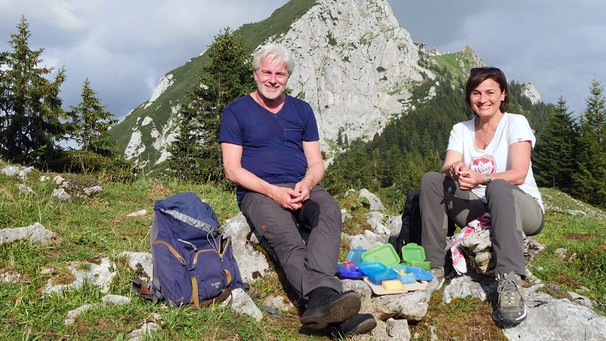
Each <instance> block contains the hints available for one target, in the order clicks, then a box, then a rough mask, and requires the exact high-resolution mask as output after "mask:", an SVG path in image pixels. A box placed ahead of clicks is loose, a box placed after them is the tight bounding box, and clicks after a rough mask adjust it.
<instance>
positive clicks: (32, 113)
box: [0, 17, 66, 167]
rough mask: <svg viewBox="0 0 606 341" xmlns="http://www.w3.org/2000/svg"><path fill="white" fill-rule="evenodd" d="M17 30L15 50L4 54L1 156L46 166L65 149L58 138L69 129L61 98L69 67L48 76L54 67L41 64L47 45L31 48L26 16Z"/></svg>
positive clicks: (13, 42)
mask: <svg viewBox="0 0 606 341" xmlns="http://www.w3.org/2000/svg"><path fill="white" fill-rule="evenodd" d="M17 31H18V32H17V33H16V34H11V40H10V41H9V45H10V46H11V47H12V48H13V51H10V52H2V55H1V57H0V156H1V157H2V158H4V159H6V160H9V161H11V162H15V163H20V164H27V165H33V166H37V167H44V166H45V165H46V163H47V162H48V160H49V159H51V158H53V157H54V156H55V155H56V152H57V151H59V150H60V149H61V148H60V147H59V146H58V142H59V141H60V140H61V139H62V138H63V136H64V133H65V132H66V129H65V128H66V126H65V124H64V123H62V121H61V119H65V118H66V117H65V113H64V112H63V110H62V109H61V103H62V100H61V99H60V98H59V88H60V86H61V84H62V83H63V81H64V79H65V71H64V69H63V68H61V69H60V70H59V71H58V73H57V75H56V76H55V79H54V80H53V81H49V80H48V79H46V78H45V76H46V75H48V74H49V73H51V71H52V70H53V68H47V67H38V64H39V63H40V62H41V61H42V60H41V59H40V55H41V54H42V52H43V51H44V49H39V50H35V51H34V50H31V49H30V47H29V38H30V36H31V34H30V31H29V24H28V22H27V20H26V19H25V18H24V17H22V18H21V22H20V23H19V24H18V25H17Z"/></svg>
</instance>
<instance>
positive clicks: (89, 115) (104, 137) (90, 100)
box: [68, 79, 117, 156]
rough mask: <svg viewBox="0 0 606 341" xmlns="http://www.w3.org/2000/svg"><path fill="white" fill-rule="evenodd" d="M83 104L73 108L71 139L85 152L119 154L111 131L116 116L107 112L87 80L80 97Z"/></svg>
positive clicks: (70, 112)
mask: <svg viewBox="0 0 606 341" xmlns="http://www.w3.org/2000/svg"><path fill="white" fill-rule="evenodd" d="M80 97H81V98H82V102H80V104H79V105H78V106H76V107H74V106H71V107H70V111H69V113H68V114H69V116H70V118H71V130H72V132H71V137H72V138H73V139H74V140H75V141H76V142H77V143H78V145H79V146H80V149H81V150H83V151H88V152H93V153H97V154H100V155H103V156H111V155H114V154H116V153H117V149H116V147H115V145H114V143H113V142H112V139H111V136H110V134H109V129H110V128H111V127H112V126H113V125H115V124H116V122H117V120H116V119H115V118H114V115H113V114H111V113H110V112H108V111H106V110H105V106H104V105H101V100H100V99H99V98H97V94H96V92H95V91H94V90H93V89H92V88H91V86H90V81H89V80H88V79H86V80H85V81H84V83H83V84H82V93H81V95H80Z"/></svg>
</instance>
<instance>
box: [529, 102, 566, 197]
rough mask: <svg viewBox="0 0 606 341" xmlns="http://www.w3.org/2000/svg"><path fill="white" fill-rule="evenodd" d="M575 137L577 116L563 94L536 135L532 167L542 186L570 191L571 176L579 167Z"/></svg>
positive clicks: (538, 182)
mask: <svg viewBox="0 0 606 341" xmlns="http://www.w3.org/2000/svg"><path fill="white" fill-rule="evenodd" d="M576 139H577V133H576V124H575V120H574V118H573V117H572V116H571V113H570V112H569V111H568V107H567V105H566V101H565V100H564V98H562V97H560V98H559V99H558V103H557V105H556V107H555V109H554V111H553V114H552V115H551V116H550V117H549V118H548V119H547V123H546V124H545V127H544V128H543V130H541V132H539V134H538V136H537V143H536V145H535V149H534V152H533V154H532V168H533V172H534V176H535V179H536V181H537V184H538V185H539V186H541V187H557V188H559V189H560V190H561V191H564V192H566V193H571V190H572V178H571V176H572V174H573V173H574V172H575V169H576V158H575V145H576Z"/></svg>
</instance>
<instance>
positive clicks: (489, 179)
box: [486, 174, 492, 185]
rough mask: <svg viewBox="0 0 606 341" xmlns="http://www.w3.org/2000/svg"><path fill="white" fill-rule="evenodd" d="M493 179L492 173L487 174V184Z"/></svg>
mask: <svg viewBox="0 0 606 341" xmlns="http://www.w3.org/2000/svg"><path fill="white" fill-rule="evenodd" d="M491 181H492V178H491V177H490V174H486V184H487V185H488V184H489V183H490V182H491Z"/></svg>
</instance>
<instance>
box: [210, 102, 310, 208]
mask: <svg viewBox="0 0 606 341" xmlns="http://www.w3.org/2000/svg"><path fill="white" fill-rule="evenodd" d="M319 139H320V136H319V134H318V126H317V123H316V117H315V116H314V113H313V110H312V108H311V106H310V105H309V104H308V103H307V102H304V101H302V100H300V99H297V98H295V97H292V96H288V95H287V96H286V101H285V102H284V105H283V106H282V109H281V110H280V111H279V112H278V113H277V114H273V113H271V112H269V111H268V110H266V109H265V108H263V107H262V106H261V105H260V104H259V103H257V102H255V100H254V99H253V98H252V97H251V96H250V95H247V96H244V97H241V98H239V99H238V100H236V101H234V102H232V103H230V104H229V105H228V106H227V107H225V110H224V111H223V118H222V120H221V129H220V132H219V142H227V143H232V144H236V145H239V146H242V167H243V168H245V169H246V170H248V171H250V172H251V173H253V174H255V175H256V176H258V177H259V178H261V179H263V180H265V181H267V182H269V183H271V184H275V183H283V182H298V181H300V180H301V179H302V178H303V176H304V175H305V171H306V170H307V160H306V159H305V154H304V152H303V141H306V142H311V141H318V140H319ZM244 194H246V189H244V188H242V187H240V186H238V190H237V197H238V202H241V201H242V198H243V197H244Z"/></svg>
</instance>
